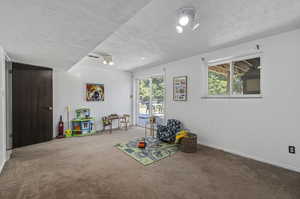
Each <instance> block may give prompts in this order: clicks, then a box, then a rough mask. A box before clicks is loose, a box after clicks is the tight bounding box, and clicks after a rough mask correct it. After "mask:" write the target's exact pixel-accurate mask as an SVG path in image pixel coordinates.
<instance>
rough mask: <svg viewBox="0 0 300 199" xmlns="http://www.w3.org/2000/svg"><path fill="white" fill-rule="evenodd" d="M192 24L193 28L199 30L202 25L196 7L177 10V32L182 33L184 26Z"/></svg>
mask: <svg viewBox="0 0 300 199" xmlns="http://www.w3.org/2000/svg"><path fill="white" fill-rule="evenodd" d="M188 24H190V27H191V29H192V30H193V31H194V30H197V29H198V28H199V26H200V23H199V19H196V10H195V9H194V8H180V9H178V10H177V25H176V31H177V33H182V32H183V28H184V27H185V26H187V25H188Z"/></svg>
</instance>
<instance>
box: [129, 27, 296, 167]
mask: <svg viewBox="0 0 300 199" xmlns="http://www.w3.org/2000/svg"><path fill="white" fill-rule="evenodd" d="M256 44H260V45H261V47H262V51H263V57H262V60H261V61H262V67H263V71H262V89H263V98H261V99H204V98H202V94H203V93H204V88H203V77H204V74H203V72H204V71H205V70H204V67H205V66H204V65H205V64H204V63H203V62H202V61H201V58H202V57H205V58H206V60H210V59H216V58H223V57H228V56H236V55H240V54H244V53H247V52H253V51H254V49H255V46H256ZM299 52H300V30H297V31H293V32H289V33H284V34H280V35H277V36H273V37H269V38H264V39H261V40H259V41H253V42H249V43H245V44H242V45H239V46H235V47H232V48H226V49H221V50H218V51H215V52H212V53H207V54H203V55H198V56H194V57H190V58H187V59H183V60H180V61H176V62H172V63H168V64H166V65H164V66H157V67H153V68H149V69H141V70H137V71H135V73H134V77H135V78H138V77H141V76H145V75H151V74H157V73H162V71H163V68H166V77H167V78H166V85H167V92H166V93H167V96H166V100H167V101H166V116H167V118H176V119H179V120H181V121H182V122H183V123H184V125H185V126H186V127H187V128H189V129H191V130H192V131H193V132H194V133H197V134H198V136H199V138H198V141H199V142H200V143H202V144H204V145H209V146H212V147H215V148H219V149H223V150H225V151H229V152H232V153H236V154H240V155H243V156H247V157H250V158H253V159H257V160H260V161H264V162H268V163H271V164H274V165H278V166H281V167H285V168H288V169H291V170H295V171H299V172H300V155H299V154H300V151H299V152H296V154H295V155H292V154H289V153H288V146H289V145H295V146H296V151H297V150H300V131H299V125H298V124H299V115H300V105H299V99H300V91H299V75H300V62H299V55H300V54H299ZM181 75H187V76H188V101H187V102H174V101H173V100H172V92H173V90H172V89H173V87H172V78H173V77H174V76H181Z"/></svg>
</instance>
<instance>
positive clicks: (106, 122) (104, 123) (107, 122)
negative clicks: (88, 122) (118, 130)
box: [102, 117, 112, 133]
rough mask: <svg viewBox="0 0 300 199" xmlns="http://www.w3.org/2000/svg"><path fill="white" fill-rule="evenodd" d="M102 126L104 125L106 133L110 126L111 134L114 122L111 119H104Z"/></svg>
mask: <svg viewBox="0 0 300 199" xmlns="http://www.w3.org/2000/svg"><path fill="white" fill-rule="evenodd" d="M102 124H103V129H102V131H105V127H107V126H109V127H110V128H109V132H110V133H112V120H111V119H109V117H102Z"/></svg>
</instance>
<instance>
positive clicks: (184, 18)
mask: <svg viewBox="0 0 300 199" xmlns="http://www.w3.org/2000/svg"><path fill="white" fill-rule="evenodd" d="M189 22H190V18H189V17H188V16H187V15H182V16H180V17H179V20H178V23H179V24H180V25H181V26H186V25H188V23H189Z"/></svg>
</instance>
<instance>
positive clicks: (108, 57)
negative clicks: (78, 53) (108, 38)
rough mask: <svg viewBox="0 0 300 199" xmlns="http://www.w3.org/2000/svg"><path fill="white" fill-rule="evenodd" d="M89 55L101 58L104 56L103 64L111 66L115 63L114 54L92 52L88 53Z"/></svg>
mask: <svg viewBox="0 0 300 199" xmlns="http://www.w3.org/2000/svg"><path fill="white" fill-rule="evenodd" d="M88 57H91V58H100V57H102V64H105V65H106V64H109V65H110V66H112V65H115V63H114V62H113V59H112V56H111V55H110V54H107V53H103V52H92V53H90V54H88Z"/></svg>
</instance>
